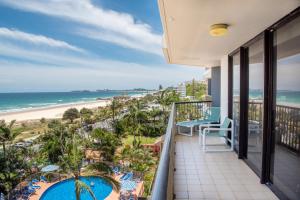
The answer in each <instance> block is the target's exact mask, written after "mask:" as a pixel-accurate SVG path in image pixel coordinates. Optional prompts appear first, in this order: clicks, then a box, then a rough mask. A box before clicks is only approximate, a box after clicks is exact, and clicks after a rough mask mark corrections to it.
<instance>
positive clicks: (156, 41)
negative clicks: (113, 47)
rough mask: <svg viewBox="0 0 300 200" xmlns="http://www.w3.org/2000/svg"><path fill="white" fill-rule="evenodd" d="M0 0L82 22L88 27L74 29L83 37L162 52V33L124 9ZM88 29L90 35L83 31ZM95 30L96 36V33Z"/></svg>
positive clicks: (54, 0) (81, 2) (65, 0)
mask: <svg viewBox="0 0 300 200" xmlns="http://www.w3.org/2000/svg"><path fill="white" fill-rule="evenodd" d="M0 3H3V4H5V5H7V6H10V7H13V8H16V9H20V10H25V11H29V12H35V13H41V14H45V15H49V16H54V17H59V18H62V19H65V20H71V21H73V22H76V23H80V24H81V28H82V25H85V26H87V30H83V29H81V30H80V31H78V32H77V33H78V34H80V35H82V36H85V37H89V38H92V39H97V40H103V41H106V42H111V43H113V44H117V45H120V46H123V47H127V48H133V49H138V50H142V51H145V52H148V53H153V54H156V55H162V52H161V35H159V34H155V33H154V32H153V30H152V28H151V27H150V26H149V25H148V24H146V23H142V22H137V21H136V20H135V19H134V17H133V16H132V15H130V14H127V13H122V12H116V11H113V10H107V9H103V8H101V7H99V6H98V7H97V6H95V5H94V4H92V2H91V1H90V0H43V1H41V0H23V1H12V0H0ZM91 30H92V31H93V32H94V33H93V34H92V36H89V35H88V34H83V33H84V31H90V32H91ZM97 33H99V36H98V37H95V35H97ZM101 36H103V37H101ZM101 38H102V39H101ZM149 46H150V47H151V48H150V49H149Z"/></svg>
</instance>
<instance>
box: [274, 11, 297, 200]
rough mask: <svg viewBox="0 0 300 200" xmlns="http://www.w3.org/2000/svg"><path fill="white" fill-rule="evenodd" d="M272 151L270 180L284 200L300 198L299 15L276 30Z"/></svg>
mask: <svg viewBox="0 0 300 200" xmlns="http://www.w3.org/2000/svg"><path fill="white" fill-rule="evenodd" d="M274 42H275V46H276V54H277V68H276V71H277V73H276V74H277V75H276V82H277V84H276V115H275V151H274V155H273V163H272V164H273V166H272V179H273V183H274V185H275V186H276V187H277V188H278V189H279V190H281V191H282V192H283V193H284V194H285V195H286V196H287V197H288V199H291V200H296V199H297V200H299V199H300V17H298V18H297V19H295V20H293V21H291V22H289V23H288V24H286V25H285V26H283V27H281V28H280V29H278V30H277V31H276V38H275V41H274Z"/></svg>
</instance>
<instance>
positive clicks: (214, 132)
mask: <svg viewBox="0 0 300 200" xmlns="http://www.w3.org/2000/svg"><path fill="white" fill-rule="evenodd" d="M203 128H204V129H203ZM202 129H203V130H202ZM228 132H231V137H230V138H229V137H228ZM201 136H202V150H203V151H208V150H207V149H206V146H207V144H206V137H210V136H213V137H221V138H224V139H225V142H229V143H230V149H215V150H209V151H233V147H234V140H233V139H232V138H234V131H233V120H231V119H229V118H228V117H226V118H225V119H224V121H223V123H222V124H205V125H200V126H199V143H200V144H201Z"/></svg>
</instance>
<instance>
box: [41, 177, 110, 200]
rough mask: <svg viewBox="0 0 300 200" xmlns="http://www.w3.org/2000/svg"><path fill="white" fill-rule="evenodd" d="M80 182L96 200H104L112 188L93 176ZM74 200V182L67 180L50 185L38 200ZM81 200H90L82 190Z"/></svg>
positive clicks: (83, 178)
mask: <svg viewBox="0 0 300 200" xmlns="http://www.w3.org/2000/svg"><path fill="white" fill-rule="evenodd" d="M80 180H82V181H83V182H85V183H86V184H87V185H89V186H90V187H91V189H92V190H93V192H94V194H95V196H96V198H97V200H103V199H105V198H106V197H107V196H108V195H109V194H110V193H111V191H112V186H111V185H110V184H109V183H107V182H106V181H104V180H103V179H101V178H99V177H95V176H89V177H80ZM57 199H59V200H76V196H75V181H74V179H67V180H64V181H61V182H59V183H56V184H54V185H52V186H51V187H50V188H48V189H47V190H46V191H45V192H44V193H43V195H42V196H41V198H40V200H57ZM80 199H81V200H92V199H93V198H92V197H91V195H90V194H89V193H88V192H87V191H86V190H84V191H83V192H82V193H81V198H80Z"/></svg>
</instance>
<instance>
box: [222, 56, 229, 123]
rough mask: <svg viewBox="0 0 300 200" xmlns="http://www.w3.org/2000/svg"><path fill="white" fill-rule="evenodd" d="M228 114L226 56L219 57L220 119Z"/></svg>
mask: <svg viewBox="0 0 300 200" xmlns="http://www.w3.org/2000/svg"><path fill="white" fill-rule="evenodd" d="M227 116H228V56H227V55H225V56H223V57H222V59H221V121H223V120H224V118H225V117H227Z"/></svg>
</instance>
